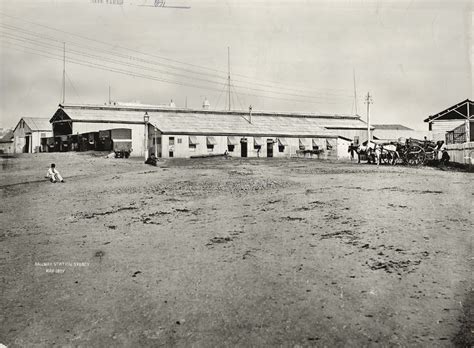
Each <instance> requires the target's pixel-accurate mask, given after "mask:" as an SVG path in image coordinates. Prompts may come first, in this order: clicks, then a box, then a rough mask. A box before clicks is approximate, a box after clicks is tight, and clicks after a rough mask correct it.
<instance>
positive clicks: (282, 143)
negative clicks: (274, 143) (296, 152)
mask: <svg viewBox="0 0 474 348" xmlns="http://www.w3.org/2000/svg"><path fill="white" fill-rule="evenodd" d="M278 145H279V146H288V141H287V140H286V138H278Z"/></svg>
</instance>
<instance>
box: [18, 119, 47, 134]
mask: <svg viewBox="0 0 474 348" xmlns="http://www.w3.org/2000/svg"><path fill="white" fill-rule="evenodd" d="M22 119H23V121H25V123H26V124H27V126H28V127H29V128H30V129H31V130H32V131H52V130H53V127H52V125H51V123H49V119H47V118H36V117H22Z"/></svg>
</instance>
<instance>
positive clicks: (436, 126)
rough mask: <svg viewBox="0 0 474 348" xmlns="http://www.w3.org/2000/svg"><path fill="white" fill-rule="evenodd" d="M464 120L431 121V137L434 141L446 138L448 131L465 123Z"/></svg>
mask: <svg viewBox="0 0 474 348" xmlns="http://www.w3.org/2000/svg"><path fill="white" fill-rule="evenodd" d="M464 123H465V121H464V120H440V121H433V122H432V123H431V138H432V140H433V141H438V140H445V139H446V132H448V131H450V130H453V129H454V128H456V127H458V126H460V125H462V124H464Z"/></svg>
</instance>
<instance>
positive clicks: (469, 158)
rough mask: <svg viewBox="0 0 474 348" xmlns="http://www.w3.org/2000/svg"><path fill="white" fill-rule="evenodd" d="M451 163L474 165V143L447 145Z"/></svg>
mask: <svg viewBox="0 0 474 348" xmlns="http://www.w3.org/2000/svg"><path fill="white" fill-rule="evenodd" d="M446 149H447V150H448V154H449V157H450V161H451V162H456V163H460V164H466V165H470V166H473V165H474V142H467V143H463V144H451V145H447V146H446Z"/></svg>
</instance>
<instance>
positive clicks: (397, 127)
mask: <svg viewBox="0 0 474 348" xmlns="http://www.w3.org/2000/svg"><path fill="white" fill-rule="evenodd" d="M373 126H374V128H375V129H376V130H377V129H387V130H414V129H412V128H408V127H406V126H404V125H402V124H374V125H373Z"/></svg>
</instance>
